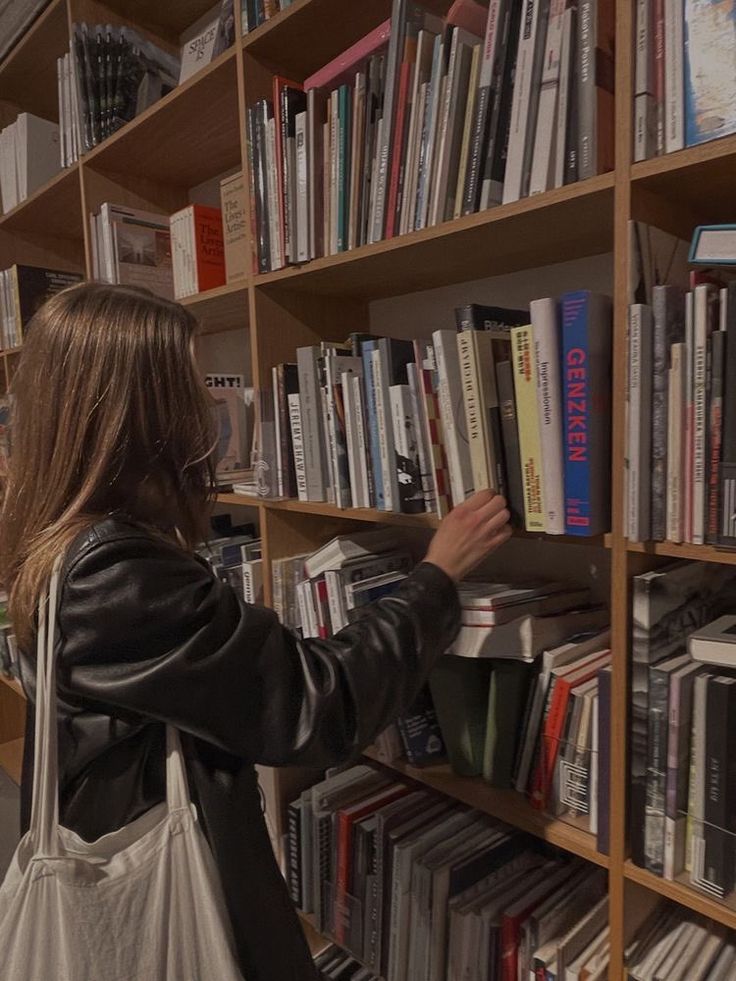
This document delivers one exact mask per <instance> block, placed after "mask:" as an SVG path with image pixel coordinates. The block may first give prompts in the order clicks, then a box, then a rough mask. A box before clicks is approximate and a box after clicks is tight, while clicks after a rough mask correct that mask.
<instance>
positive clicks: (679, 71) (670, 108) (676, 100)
mask: <svg viewBox="0 0 736 981" xmlns="http://www.w3.org/2000/svg"><path fill="white" fill-rule="evenodd" d="M684 6H685V5H684V0H664V23H665V54H666V56H665V151H666V152H667V153H674V152H675V151H677V150H682V148H683V147H684V145H685V104H684V103H685V37H684V34H685V9H684Z"/></svg>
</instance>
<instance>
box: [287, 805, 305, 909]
mask: <svg viewBox="0 0 736 981" xmlns="http://www.w3.org/2000/svg"><path fill="white" fill-rule="evenodd" d="M300 804H301V801H295V802H293V803H292V804H290V805H289V807H288V810H287V828H288V832H287V833H288V843H289V864H288V869H289V875H288V881H289V895H290V896H291V901H292V902H293V903H294V905H295V906H296V908H297V909H303V900H302V862H301V807H300V806H299V805H300Z"/></svg>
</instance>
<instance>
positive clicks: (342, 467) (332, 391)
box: [325, 354, 363, 508]
mask: <svg viewBox="0 0 736 981" xmlns="http://www.w3.org/2000/svg"><path fill="white" fill-rule="evenodd" d="M362 370H363V369H362V362H361V359H360V358H353V357H350V356H347V355H337V354H335V355H328V356H327V357H326V358H325V375H326V382H327V384H326V392H325V396H326V398H325V407H326V410H327V413H326V430H325V431H326V434H327V443H328V448H329V454H328V455H329V459H330V473H331V475H332V480H331V482H332V487H333V490H334V495H335V501H334V503H335V504H336V505H337V506H338V507H340V508H347V507H350V503H351V500H350V498H351V495H350V476H349V470H348V460H347V447H346V446H345V443H344V439H343V432H342V426H341V422H340V416H339V412H338V403H337V396H338V392H337V387H338V384H339V382H340V379H341V378H343V377H344V375H345V374H352V373H356V374H360V373H361V372H362ZM343 401H344V393H343Z"/></svg>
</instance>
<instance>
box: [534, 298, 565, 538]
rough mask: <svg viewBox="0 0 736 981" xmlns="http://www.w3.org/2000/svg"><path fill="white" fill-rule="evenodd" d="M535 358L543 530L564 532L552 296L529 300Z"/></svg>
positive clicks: (555, 319) (559, 401)
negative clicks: (540, 451) (530, 301)
mask: <svg viewBox="0 0 736 981" xmlns="http://www.w3.org/2000/svg"><path fill="white" fill-rule="evenodd" d="M529 309H530V314H531V320H532V333H533V337H534V348H535V356H536V362H537V412H538V416H539V439H540V442H541V450H542V498H543V500H544V514H545V531H546V532H547V534H548V535H564V533H565V484H564V475H563V452H562V389H561V385H560V331H559V315H558V310H557V303H556V301H555V300H553V299H544V300H534V301H533V302H532V303H531V304H530V308H529Z"/></svg>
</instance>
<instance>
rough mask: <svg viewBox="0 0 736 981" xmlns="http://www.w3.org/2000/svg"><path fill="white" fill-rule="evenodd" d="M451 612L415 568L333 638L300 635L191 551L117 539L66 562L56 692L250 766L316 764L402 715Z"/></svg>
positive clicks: (453, 621)
mask: <svg viewBox="0 0 736 981" xmlns="http://www.w3.org/2000/svg"><path fill="white" fill-rule="evenodd" d="M459 619H460V618H459V603H458V599H457V591H456V589H455V586H454V584H453V583H452V582H451V580H450V579H449V578H448V577H447V576H446V575H445V574H444V573H443V572H442V571H441V570H440V569H438V568H437V567H436V566H433V565H430V564H428V563H423V564H421V565H419V566H418V567H417V568H416V569H415V571H414V572H413V573H412V575H411V576H409V578H408V579H407V580H405V582H403V583H402V584H401V586H400V588H399V590H398V591H397V592H396V593H395V594H394V595H393V596H391V597H387V598H384V599H382V600H379V601H378V602H377V603H375V604H374V605H373V606H372V607H371V608H370V609H369V610H368V611H367V612H366V613H365V614H364V615H363V616H362V617H361V618H360V619H359V620H358V621H357V622H355V623H354V624H352V625H350V626H349V627H347V628H345V629H344V630H342V631H341V632H340V633H339V634H337V635H336V636H335V637H334V638H332V639H330V640H304V641H302V640H299V639H297V638H296V637H295V636H294V635H293V634H292V633H291V632H290V631H288V630H286V629H285V628H283V627H282V626H281V624H280V623H279V621H278V619H277V617H276V615H275V614H274V613H273V612H272V611H271V610H268V609H265V608H262V607H254V606H249V605H247V604H245V603H244V602H243V601H242V600H241V599H240V598H239V597H238V596H237V595H236V593H235V592H234V591H233V590H232V588H231V587H229V586H228V585H226V584H225V583H222V582H220V581H219V580H217V579H215V578H214V577H213V575H212V573H211V572H210V570H209V568H208V567H207V566H206V565H205V564H204V563H203V562H201V561H199V560H198V559H196V558H193V557H192V556H189V555H187V554H186V553H184V552H182V551H180V550H178V549H177V548H175V547H174V546H170V545H168V544H167V543H165V542H154V541H152V540H151V539H150V538H142V537H135V536H130V537H121V538H119V539H117V540H112V541H102V542H100V543H98V544H96V545H94V546H93V547H92V548H90V549H89V550H88V551H87V552H85V553H84V554H82V555H81V556H79V557H77V558H76V559H73V560H72V561H71V563H70V565H69V567H68V568H67V570H66V573H65V577H64V581H63V589H62V594H61V602H60V610H59V629H60V634H61V636H60V638H59V643H60V647H59V652H60V653H59V666H58V685H59V694H60V696H61V697H63V698H64V699H65V700H67V701H69V702H70V703H71V704H73V705H74V704H76V705H78V706H79V707H80V708H89V709H92V710H96V711H102V712H104V713H106V714H109V715H112V716H117V717H119V718H121V719H125V718H130V719H131V720H135V719H136V718H141V717H143V718H148V719H154V720H159V721H161V722H166V723H170V724H172V725H174V726H176V727H178V728H179V729H181V730H183V731H185V732H189V733H192V734H193V735H195V736H198V737H200V738H201V739H204V740H207V741H208V742H211V743H213V744H214V745H216V746H219V747H220V748H222V749H224V750H226V751H228V752H230V753H233V754H235V755H237V756H240V757H241V758H243V759H246V760H248V761H250V762H253V763H262V764H266V765H272V766H278V765H292V764H298V765H304V766H315V767H317V766H319V767H325V766H329V765H332V764H334V763H336V762H338V761H342V760H345V759H348V758H350V757H351V756H353V755H355V754H357V753H358V752H359V751H360V750H361V749H363V748H364V747H365V746H366V745H368V744H369V743H370V742H371V741H372V740H373V739H374V738H375V736H376V735H377V734H378V733H379V732H380V731H381V730H382V729H383V728H384V727H385V726H386V725H387V724H388V723H389V722H391V721H392V720H393V719H395V718H396V717H397V716H399V715H400V714H401V713H402V711H404V710H406V709H407V707H408V706H409V705H410V704H411V702H412V701H413V699H414V698H415V696H416V694H417V693H418V691H419V690H420V688H421V686H422V685H423V684H424V682H425V681H426V678H427V675H428V673H429V670H430V668H431V667H432V665H433V663H434V661H435V660H436V658H437V657H438V656H439V655H440V654H442V653H443V652H444V651H445V650H446V648H447V647H448V645H449V644H450V642H451V641H452V640H453V639H454V636H455V634H456V633H457V630H458V628H459Z"/></svg>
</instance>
